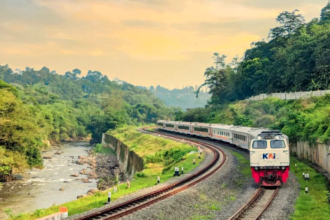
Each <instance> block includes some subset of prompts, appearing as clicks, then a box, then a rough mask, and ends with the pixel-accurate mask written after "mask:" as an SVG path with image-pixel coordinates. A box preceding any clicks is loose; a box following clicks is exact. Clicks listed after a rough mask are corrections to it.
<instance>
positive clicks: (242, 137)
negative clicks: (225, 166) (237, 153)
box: [231, 126, 251, 150]
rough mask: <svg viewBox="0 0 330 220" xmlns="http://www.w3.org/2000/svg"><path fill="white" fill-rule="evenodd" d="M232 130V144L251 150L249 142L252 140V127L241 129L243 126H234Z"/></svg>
mask: <svg viewBox="0 0 330 220" xmlns="http://www.w3.org/2000/svg"><path fill="white" fill-rule="evenodd" d="M231 130H232V136H233V140H232V144H234V145H236V146H238V147H240V148H242V149H245V150H249V142H250V140H251V138H250V137H251V136H250V131H251V128H250V127H241V126H233V127H232V128H231Z"/></svg>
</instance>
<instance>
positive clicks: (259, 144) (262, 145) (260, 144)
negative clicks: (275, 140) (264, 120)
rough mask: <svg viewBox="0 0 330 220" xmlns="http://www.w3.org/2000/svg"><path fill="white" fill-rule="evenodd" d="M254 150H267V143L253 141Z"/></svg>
mask: <svg viewBox="0 0 330 220" xmlns="http://www.w3.org/2000/svg"><path fill="white" fill-rule="evenodd" d="M252 148H253V149H266V148H267V141H263V140H259V141H253V144H252Z"/></svg>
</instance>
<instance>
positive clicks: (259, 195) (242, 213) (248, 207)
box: [175, 135, 280, 220]
mask: <svg viewBox="0 0 330 220" xmlns="http://www.w3.org/2000/svg"><path fill="white" fill-rule="evenodd" d="M175 137H178V136H175ZM179 137H180V135H179ZM279 189H280V188H279V187H277V188H268V189H267V188H259V189H258V190H257V191H256V192H255V194H254V195H253V196H252V198H251V199H250V200H249V201H248V202H247V203H246V204H245V205H244V206H242V207H241V208H240V209H239V210H238V211H237V212H236V213H235V214H234V215H233V216H231V217H230V218H229V219H228V220H238V219H246V220H257V219H260V217H261V215H262V214H263V213H264V212H265V211H266V210H267V208H268V207H269V206H270V205H271V203H272V202H273V200H274V198H275V197H276V195H277V193H278V191H279Z"/></svg>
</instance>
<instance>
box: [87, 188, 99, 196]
mask: <svg viewBox="0 0 330 220" xmlns="http://www.w3.org/2000/svg"><path fill="white" fill-rule="evenodd" d="M97 191H99V190H98V189H90V190H88V191H87V195H93V194H95V193H96V192H97Z"/></svg>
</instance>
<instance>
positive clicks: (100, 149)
mask: <svg viewBox="0 0 330 220" xmlns="http://www.w3.org/2000/svg"><path fill="white" fill-rule="evenodd" d="M93 151H94V153H99V154H113V155H116V152H115V150H113V149H112V148H110V147H103V145H102V144H96V145H95V146H94V148H93Z"/></svg>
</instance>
